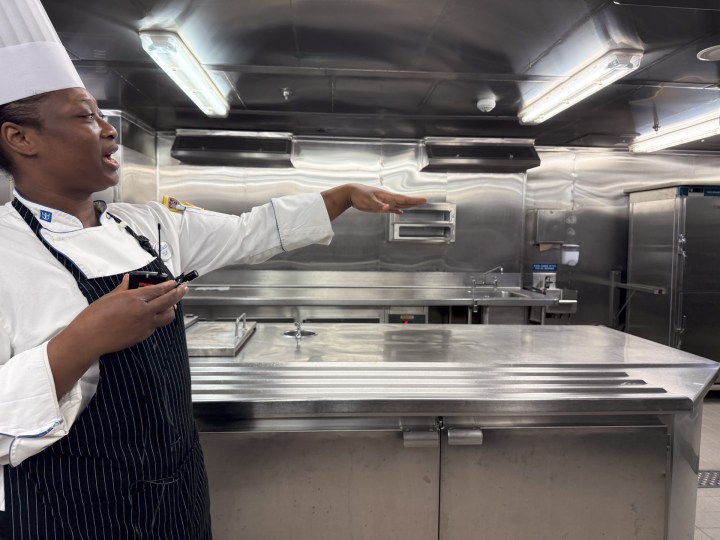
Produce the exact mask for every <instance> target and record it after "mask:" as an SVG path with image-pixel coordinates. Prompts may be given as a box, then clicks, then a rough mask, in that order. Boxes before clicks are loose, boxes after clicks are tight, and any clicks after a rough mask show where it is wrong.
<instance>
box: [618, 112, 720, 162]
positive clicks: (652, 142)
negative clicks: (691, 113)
mask: <svg viewBox="0 0 720 540" xmlns="http://www.w3.org/2000/svg"><path fill="white" fill-rule="evenodd" d="M714 135H720V109H716V110H715V111H714V112H712V113H708V114H703V115H701V116H696V117H695V118H690V119H688V120H685V121H683V122H678V123H677V124H672V125H670V126H667V127H664V128H660V129H658V131H657V132H652V133H647V134H645V135H641V136H639V137H638V138H636V139H635V141H634V142H633V143H632V144H631V145H630V151H631V152H655V151H656V150H662V149H663V148H670V147H671V146H679V145H681V144H685V143H688V142H691V141H698V140H700V139H705V138H707V137H712V136H714Z"/></svg>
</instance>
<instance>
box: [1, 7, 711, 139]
mask: <svg viewBox="0 0 720 540" xmlns="http://www.w3.org/2000/svg"><path fill="white" fill-rule="evenodd" d="M0 1H1V0H0ZM716 1H717V0H687V1H684V2H681V1H680V0H647V2H645V0H627V1H619V0H618V1H617V2H613V1H611V0H512V1H508V0H483V1H482V2H479V1H477V0H441V1H438V0H393V1H392V2H390V1H387V0H353V1H350V0H242V1H240V0H124V1H121V2H118V1H117V0H43V4H44V5H45V7H46V9H47V11H48V14H49V16H50V18H51V20H52V22H53V24H54V25H55V27H56V29H57V31H58V33H59V35H60V36H61V38H62V40H63V43H64V44H65V46H66V48H67V49H68V51H69V52H70V54H71V56H72V57H73V58H74V60H75V63H76V66H77V67H78V70H79V72H80V74H81V76H82V77H83V80H84V81H85V83H86V85H87V86H88V88H89V89H90V91H91V92H93V93H94V94H95V95H96V96H97V97H98V99H99V100H100V102H101V106H103V107H106V108H118V109H126V110H128V112H130V113H132V114H133V115H135V116H137V117H138V118H140V119H141V120H143V121H145V122H148V123H150V124H151V125H152V126H153V127H155V128H158V129H162V130H172V129H176V128H183V127H185V128H206V129H209V128H219V129H245V130H273V131H284V132H292V133H295V134H305V135H307V134H310V135H312V134H324V135H331V136H347V137H391V138H422V137H425V136H466V137H467V136H476V137H529V138H535V139H536V142H537V144H539V145H556V144H580V145H585V144H587V145H591V146H622V145H624V144H626V142H627V141H628V140H629V138H630V137H631V136H632V134H633V133H640V132H644V131H646V130H647V129H648V128H649V127H651V126H652V124H653V122H654V119H655V118H659V120H660V122H661V123H662V122H663V121H665V120H666V119H667V118H669V117H671V116H675V115H677V114H678V113H681V112H683V111H686V110H690V109H697V108H703V107H711V106H715V104H716V100H717V99H718V97H717V92H718V90H717V85H718V82H719V81H720V64H718V62H701V61H699V60H697V59H696V58H695V54H696V53H697V51H698V50H700V49H701V48H705V47H709V46H712V45H716V44H718V43H720V12H719V11H714V8H713V6H714V5H715V4H714V3H713V2H716ZM643 3H645V4H647V3H651V4H654V5H656V6H659V5H663V6H665V7H650V6H641V5H630V4H643ZM622 4H624V5H622ZM681 7H682V8H688V7H693V8H694V9H676V8H681ZM142 28H164V29H168V30H175V31H179V32H180V33H181V35H182V36H183V37H184V38H185V40H186V41H187V42H188V44H189V45H190V46H191V47H192V48H193V49H194V50H195V52H196V54H197V56H198V57H199V59H200V60H201V62H203V63H205V65H206V66H207V67H208V69H210V70H211V72H212V75H213V77H214V78H215V80H216V81H217V82H218V84H219V85H220V86H221V87H222V88H223V91H225V93H226V94H227V96H228V99H229V101H230V103H231V112H230V115H229V116H228V118H227V119H224V120H219V119H212V118H208V117H206V116H204V115H203V114H202V113H201V112H200V111H199V110H198V109H197V108H196V107H195V106H194V105H193V104H192V102H191V101H190V100H189V98H187V97H186V96H184V95H183V94H182V93H181V92H180V91H179V90H178V89H177V88H176V87H175V85H174V84H173V83H172V82H171V81H170V79H169V78H168V77H167V76H166V75H165V74H164V73H162V72H161V71H160V69H159V68H158V67H157V66H156V65H155V64H154V63H153V62H152V61H151V60H150V58H149V57H148V56H147V55H146V54H145V53H144V51H143V50H142V48H141V46H140V40H139V38H138V36H137V32H138V30H140V29H142ZM615 46H625V47H630V46H631V47H637V48H641V49H643V50H644V51H645V56H644V58H643V61H642V64H641V68H640V69H639V70H638V71H637V72H636V73H634V74H632V75H631V76H629V77H627V78H626V79H624V80H622V81H620V82H618V83H616V84H614V85H612V86H611V87H609V88H605V89H603V90H602V91H601V92H599V93H598V94H596V95H594V96H593V97H591V98H589V99H587V100H586V101H584V102H582V103H580V104H578V105H575V106H573V107H571V108H569V109H568V110H567V111H564V112H563V113H561V114H560V115H558V116H556V117H554V118H552V119H550V120H549V121H547V122H545V123H543V124H540V125H538V126H519V125H518V122H517V120H516V118H515V117H516V115H517V113H518V111H519V109H520V108H521V107H522V105H523V103H524V102H526V101H527V100H528V99H529V98H531V97H532V96H533V95H535V94H537V93H538V92H540V91H541V90H542V89H543V88H545V87H546V85H547V84H552V83H553V82H556V81H559V80H561V78H562V77H565V76H567V74H568V73H569V72H570V70H571V69H572V68H573V67H575V66H576V65H578V64H579V63H582V62H584V61H585V60H587V56H588V55H589V54H591V53H597V51H599V50H602V49H603V48H608V47H615ZM285 88H287V89H289V91H290V94H289V95H288V97H287V98H286V97H285V96H283V89H285ZM488 95H492V96H494V97H495V98H496V101H497V105H496V108H495V110H494V111H492V112H490V113H485V114H483V113H479V112H478V111H477V109H476V108H475V102H476V101H477V98H479V97H487V96H488ZM698 147H701V148H702V149H703V150H706V149H708V148H710V149H711V150H710V151H713V150H712V149H713V148H714V146H713V145H712V144H709V145H708V144H707V143H698Z"/></svg>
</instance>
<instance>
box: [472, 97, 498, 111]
mask: <svg viewBox="0 0 720 540" xmlns="http://www.w3.org/2000/svg"><path fill="white" fill-rule="evenodd" d="M476 105H477V108H478V111H480V112H490V111H492V110H493V109H494V108H495V105H496V103H495V98H491V97H488V98H480V99H478V100H477V103H476Z"/></svg>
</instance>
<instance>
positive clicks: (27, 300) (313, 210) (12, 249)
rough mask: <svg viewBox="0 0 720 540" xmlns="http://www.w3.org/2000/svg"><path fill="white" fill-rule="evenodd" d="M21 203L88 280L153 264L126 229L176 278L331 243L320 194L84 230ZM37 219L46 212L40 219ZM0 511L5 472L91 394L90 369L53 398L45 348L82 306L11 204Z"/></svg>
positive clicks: (127, 214) (63, 430) (0, 398)
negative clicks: (157, 253)
mask: <svg viewBox="0 0 720 540" xmlns="http://www.w3.org/2000/svg"><path fill="white" fill-rule="evenodd" d="M14 196H15V197H17V198H18V199H20V201H21V202H22V203H23V204H25V206H27V207H28V208H29V209H30V210H31V211H32V212H33V214H34V215H35V218H36V219H37V220H38V221H39V222H40V223H41V224H42V226H43V230H42V235H43V237H44V238H45V239H46V240H47V241H48V242H49V243H50V244H51V245H52V246H53V247H54V248H55V249H57V250H58V251H60V252H61V253H64V254H65V255H66V256H67V257H68V258H70V260H72V261H73V262H74V263H75V264H76V265H77V266H78V267H79V268H80V270H82V271H83V272H84V273H85V275H86V276H87V277H88V278H91V279H92V278H97V277H102V276H109V275H116V274H120V273H124V272H128V271H131V270H135V269H137V268H141V267H143V266H145V265H146V264H148V263H149V262H150V261H151V260H152V256H151V255H150V254H149V253H147V252H146V251H145V250H143V249H142V248H141V247H140V245H139V244H138V242H137V240H135V239H134V238H132V237H131V236H130V235H129V234H128V233H127V232H126V231H125V223H126V224H128V225H129V226H130V227H131V228H132V229H133V230H134V231H135V232H136V233H137V234H142V235H144V236H146V237H148V238H149V239H150V241H151V243H153V244H155V245H156V244H157V235H158V223H160V225H161V230H162V233H161V236H162V238H161V240H162V243H163V245H165V244H166V243H167V247H166V248H165V247H164V249H163V253H162V255H163V260H165V264H166V265H167V266H168V268H169V269H170V270H171V271H172V273H173V274H174V275H178V274H180V273H181V272H189V271H191V270H197V271H198V272H199V274H200V275H204V274H206V273H208V272H210V271H211V270H215V269H217V268H221V267H223V266H226V265H229V264H252V263H259V262H262V261H265V260H267V259H268V258H270V257H272V256H273V255H276V254H278V253H280V252H282V251H289V250H291V249H296V248H299V247H302V246H306V245H309V244H314V243H321V244H329V243H330V240H331V238H332V236H333V232H332V228H331V226H330V219H329V217H328V214H327V210H326V208H325V204H324V202H323V199H322V197H321V195H320V194H317V193H316V194H305V195H293V196H289V197H282V198H278V199H273V200H272V201H271V202H270V203H268V204H266V205H264V206H259V207H257V208H253V209H252V210H251V211H250V212H248V213H245V214H242V215H240V216H233V215H226V214H219V213H216V212H209V211H206V210H202V209H199V208H195V207H191V206H188V207H186V209H185V210H184V211H182V212H171V211H169V210H168V209H167V208H166V207H165V206H163V205H161V204H159V203H149V204H147V205H131V204H123V203H116V204H110V205H108V207H107V210H108V211H109V212H110V213H112V214H113V215H114V216H116V217H118V218H120V219H121V220H122V221H123V223H120V224H119V223H117V222H116V221H115V220H113V219H112V218H111V217H110V216H108V215H107V213H103V214H102V215H101V217H100V226H98V227H91V228H86V229H84V228H83V227H82V224H81V223H80V221H79V220H78V219H77V218H75V217H74V216H71V215H69V214H65V213H63V212H60V211H58V210H55V209H52V208H46V207H43V206H40V205H37V204H34V203H32V202H30V201H27V200H25V199H23V198H22V196H20V195H19V194H18V193H17V192H16V193H14ZM41 213H42V214H41ZM0 267H1V268H2V279H0V510H4V508H5V489H4V485H3V473H4V470H3V469H4V466H5V465H17V464H19V463H20V462H22V461H23V460H24V459H27V458H28V457H30V456H32V455H34V454H37V453H38V452H41V451H42V450H43V449H45V448H47V447H48V446H50V445H51V444H53V443H54V442H55V441H57V440H59V439H60V438H62V437H64V436H65V435H67V434H68V432H69V430H70V429H71V427H72V425H73V423H74V421H75V419H76V418H77V417H78V415H79V414H80V413H81V412H82V410H83V409H84V408H85V406H86V405H87V403H88V402H89V401H90V399H91V398H92V396H93V395H94V393H95V389H96V387H97V383H98V376H99V366H98V363H97V362H96V363H95V364H94V365H93V366H92V367H90V369H88V371H87V372H86V373H85V374H84V375H83V376H82V378H81V379H80V380H79V381H78V382H77V383H76V384H75V386H73V388H72V389H71V390H70V391H69V392H67V393H66V394H65V395H64V396H62V397H61V398H60V399H59V400H58V399H57V397H56V393H55V385H54V382H53V376H52V373H51V371H50V366H49V364H48V358H47V344H48V341H49V340H50V339H51V338H52V337H53V336H55V335H56V334H57V333H58V332H60V331H61V330H62V329H63V328H65V327H66V326H67V325H68V323H70V321H72V319H73V318H75V317H76V316H77V315H78V313H80V311H82V310H83V309H84V308H85V307H87V301H86V299H85V297H84V296H83V295H82V293H81V292H80V289H79V288H78V286H77V283H76V282H75V279H74V278H73V277H72V275H71V274H70V272H68V271H67V270H66V269H65V268H64V267H63V266H62V265H61V264H60V263H59V262H58V261H57V259H55V257H53V256H52V254H51V253H50V252H49V251H48V250H47V248H45V246H43V245H42V243H41V242H40V241H39V240H38V238H37V237H36V236H35V234H34V233H33V232H32V231H31V230H30V228H29V227H28V226H27V224H26V223H25V221H23V219H22V218H21V217H20V215H19V214H18V213H17V212H16V211H15V209H14V208H13V207H12V206H11V205H10V203H8V204H6V205H4V206H2V207H0Z"/></svg>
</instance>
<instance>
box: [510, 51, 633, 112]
mask: <svg viewBox="0 0 720 540" xmlns="http://www.w3.org/2000/svg"><path fill="white" fill-rule="evenodd" d="M642 56H643V52H642V51H639V50H628V49H621V50H612V51H608V52H607V53H605V54H604V55H603V56H601V57H600V58H598V59H597V60H595V61H593V62H591V63H590V64H588V65H587V66H586V67H584V68H581V69H580V70H578V71H577V72H576V73H573V74H572V75H570V77H569V78H568V79H567V80H566V81H564V82H562V83H560V84H558V85H557V86H554V87H553V88H551V89H550V90H548V91H547V92H545V93H543V94H542V95H540V96H539V97H537V98H536V99H534V100H533V101H532V102H530V103H529V104H528V105H526V106H525V107H524V108H523V109H522V110H521V111H520V114H519V115H518V116H519V118H520V123H521V124H539V123H540V122H544V121H545V120H547V119H548V118H551V117H553V116H555V115H556V114H558V113H559V112H561V111H564V110H565V109H567V108H568V107H570V106H571V105H574V104H575V103H577V102H578V101H581V100H583V99H585V98H586V97H588V96H591V95H592V94H594V93H595V92H597V91H598V90H601V89H602V88H604V87H606V86H608V85H609V84H612V83H614V82H615V81H617V80H618V79H620V78H622V77H624V76H625V75H627V74H628V73H632V72H633V71H635V70H636V69H637V68H638V67H639V66H640V60H641V59H642Z"/></svg>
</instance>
